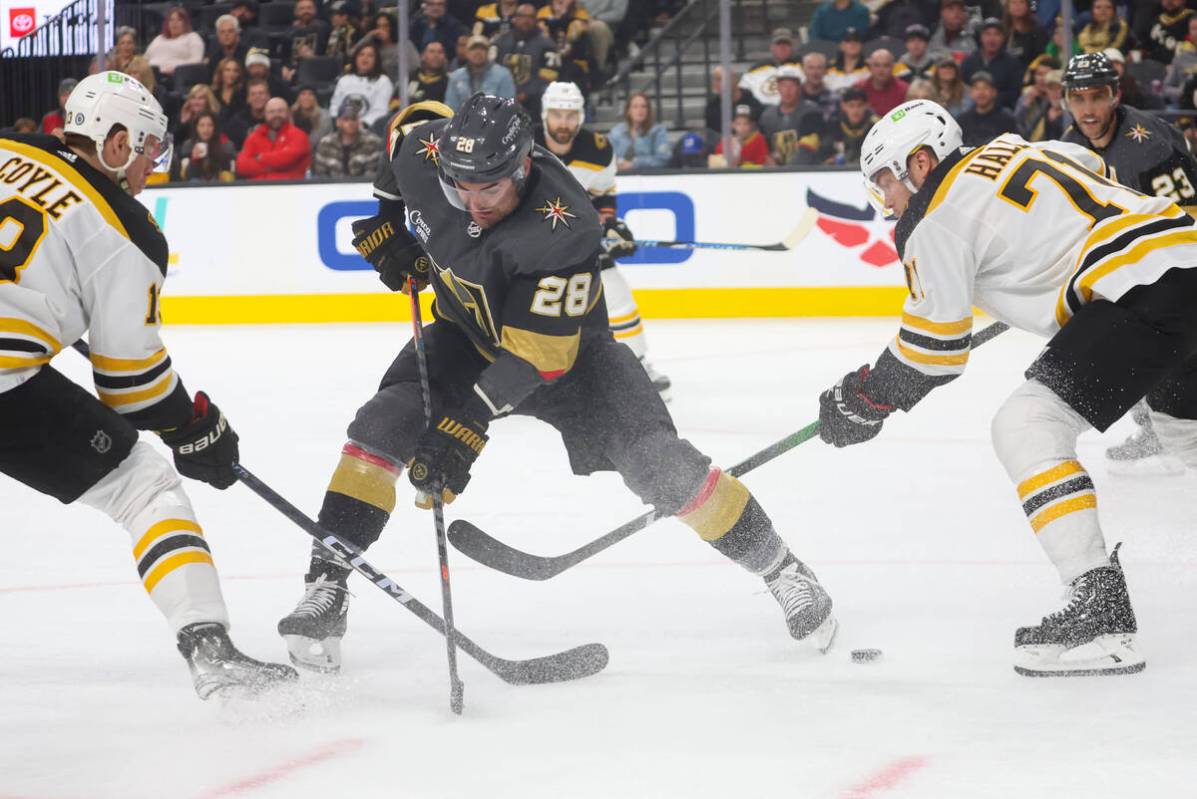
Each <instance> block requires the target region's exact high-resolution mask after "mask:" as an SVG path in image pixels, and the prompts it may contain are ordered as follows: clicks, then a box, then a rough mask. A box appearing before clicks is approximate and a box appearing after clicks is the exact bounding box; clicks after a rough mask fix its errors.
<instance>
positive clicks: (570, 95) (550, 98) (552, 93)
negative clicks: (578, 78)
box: [540, 81, 586, 128]
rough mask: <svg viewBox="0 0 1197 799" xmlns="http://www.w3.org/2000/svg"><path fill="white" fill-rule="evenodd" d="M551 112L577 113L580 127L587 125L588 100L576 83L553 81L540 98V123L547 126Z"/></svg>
mask: <svg viewBox="0 0 1197 799" xmlns="http://www.w3.org/2000/svg"><path fill="white" fill-rule="evenodd" d="M550 111H577V112H578V127H579V128H580V127H582V126H583V125H584V124H586V98H585V97H583V96H582V90H581V89H579V88H578V85H577V84H576V83H569V82H568V81H553V82H552V83H550V84H549V85H548V88H546V89H545V90H544V94H542V95H541V96H540V121H541V122H542V123H543V124H545V125H547V124H548V119H549V112H550Z"/></svg>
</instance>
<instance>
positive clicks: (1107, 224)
mask: <svg viewBox="0 0 1197 799" xmlns="http://www.w3.org/2000/svg"><path fill="white" fill-rule="evenodd" d="M1108 174H1109V173H1108V170H1107V169H1106V166H1105V164H1104V162H1103V161H1102V160H1101V158H1100V157H1099V156H1098V155H1097V154H1095V153H1093V152H1092V151H1090V150H1087V149H1085V148H1083V147H1080V146H1078V145H1075V144H1068V143H1065V142H1060V141H1045V142H1038V143H1035V144H1031V143H1029V142H1027V141H1026V140H1024V139H1023V138H1021V137H1019V136H1017V135H1014V134H1005V135H1002V136H999V137H997V138H996V139H994V140H993V141H991V142H989V143H988V144H986V145H984V146H982V147H977V148H975V149H972V150H967V151H965V150H962V151H960V152H958V153H955V154H953V155H951V156H950V157H948V158H947V159H945V161H944V163H943V164H941V165H940V166H939V167H937V168H936V171H935V172H934V173H932V176H931V178H930V182H929V183H928V185H925V186H924V187H923V189H922V190H920V191H919V192H918V193H917V194H916V195H915V196H914V198H913V199H912V201H911V205H910V207H909V208H908V209H907V211H906V213H904V214H903V216H902V219H901V220H900V221H899V223H898V230H897V236H896V242H897V244H898V250H899V252H900V253H901V257H902V263H903V266H904V268H905V270H906V280H907V285H908V287H909V290H910V294H909V296H908V298H907V300H906V303H905V307H904V309H903V314H902V326H901V329H900V331H899V334H898V336H897V338H895V339H894V341H893V342H892V343H891V344H890V346H889V352H890V353H891V354H892V355H893V356H894V357H895V358H897V359H898V360H899V361H900V362H902V363H903V364H905V365H906V366H908V367H911V368H913V369H915V370H917V371H918V372H920V373H922V374H924V375H927V376H932V377H936V378H939V380H943V379H944V378H946V379H951V378H952V377H954V376H956V375H957V374H959V373H960V372H962V371H964V367H965V364H966V363H967V361H968V354H969V349H970V340H971V339H970V331H971V330H972V319H973V307H974V306H976V307H978V308H981V309H982V310H984V311H986V312H987V313H989V314H991V315H992V316H993V317H995V318H997V319H1000V320H1002V321H1003V322H1006V323H1007V324H1009V325H1011V326H1012V327H1017V328H1020V329H1022V330H1026V331H1029V332H1032V333H1037V334H1039V335H1041V336H1045V337H1050V336H1052V335H1054V334H1055V333H1056V332H1057V331H1059V330H1060V328H1062V327H1063V326H1064V325H1066V324H1067V323H1068V320H1069V319H1071V318H1072V316H1073V315H1074V314H1075V313H1076V312H1077V311H1078V310H1079V309H1080V308H1081V307H1082V306H1084V305H1085V304H1086V303H1089V302H1092V301H1094V300H1098V299H1105V300H1111V301H1112V300H1117V299H1118V298H1119V297H1121V296H1122V295H1124V294H1126V292H1128V291H1130V290H1131V289H1133V288H1134V287H1136V286H1141V285H1148V284H1151V283H1154V282H1155V281H1156V280H1158V279H1159V278H1160V277H1161V276H1162V275H1163V274H1164V273H1165V272H1166V271H1168V270H1169V269H1173V268H1177V267H1181V268H1191V267H1197V227H1195V226H1194V224H1195V223H1194V220H1193V218H1192V217H1190V216H1189V215H1188V214H1185V213H1184V212H1183V211H1181V209H1180V208H1179V207H1177V206H1176V205H1175V204H1174V203H1173V202H1172V201H1171V200H1169V199H1168V198H1165V197H1147V196H1144V195H1142V194H1140V193H1138V192H1136V191H1134V190H1132V189H1129V188H1127V187H1125V186H1122V185H1120V184H1118V183H1115V182H1114V181H1113V180H1111V179H1109V178H1108V177H1107V175H1108Z"/></svg>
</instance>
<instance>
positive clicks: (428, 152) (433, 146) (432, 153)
mask: <svg viewBox="0 0 1197 799" xmlns="http://www.w3.org/2000/svg"><path fill="white" fill-rule="evenodd" d="M419 141H420V144H422V145H423V146H422V147H421V148H420V149H418V150H416V155H422V156H424V160H425V161H431V162H432V163H433V164H434V165H436V166H440V163H441V150H440V142H439V141H438V140H437V139H436V137H435V136H432V135H429V136H428V138H427V139H420V140H419Z"/></svg>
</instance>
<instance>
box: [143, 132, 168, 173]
mask: <svg viewBox="0 0 1197 799" xmlns="http://www.w3.org/2000/svg"><path fill="white" fill-rule="evenodd" d="M174 150H175V140H174V136H173V135H172V134H171V133H169V132H168V133H167V134H166V135H165V136H163V137H162V138H161V139H159V138H158V137H157V136H146V138H145V144H144V145H142V147H141V151H140V155H144V156H145V157H146V158H148V159H150V161H152V162H153V164H154V168H153V170H152V171H154V172H158V173H162V172H169V171H170V163H171V158H172V157H173V156H174Z"/></svg>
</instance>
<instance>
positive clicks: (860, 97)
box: [827, 87, 877, 166]
mask: <svg viewBox="0 0 1197 799" xmlns="http://www.w3.org/2000/svg"><path fill="white" fill-rule="evenodd" d="M876 121H877V117H876V116H874V115H873V110H872V109H871V108H869V97H868V95H867V94H865V93H864V90H863V89H858V88H856V87H852V88H850V89H847V90H845V91H844V94H843V96H841V97H840V107H839V110H838V111H837V112H836V115H835V116H834V117H832V119H831V123H830V125H828V131H827V138H828V149H829V150H830V153H831V154H830V155H829V156H828V158H827V163H829V164H848V165H851V166H855V165H857V164H859V163H860V145H861V144H862V143H863V142H864V137H865V136H866V135H867V134H868V132H869V129H870V128H872V127H873V124H874V123H875V122H876Z"/></svg>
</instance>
